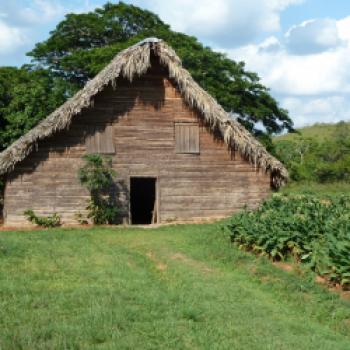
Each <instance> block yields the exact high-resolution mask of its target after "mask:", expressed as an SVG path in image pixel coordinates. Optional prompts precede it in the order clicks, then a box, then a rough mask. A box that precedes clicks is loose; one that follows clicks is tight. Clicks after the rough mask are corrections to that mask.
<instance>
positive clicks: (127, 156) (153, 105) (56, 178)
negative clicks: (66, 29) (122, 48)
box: [4, 64, 270, 225]
mask: <svg viewBox="0 0 350 350" xmlns="http://www.w3.org/2000/svg"><path fill="white" fill-rule="evenodd" d="M117 86H118V88H117V90H116V91H114V90H113V89H112V88H111V87H108V88H106V90H105V91H104V92H102V93H100V94H99V95H98V96H97V97H96V99H95V103H94V106H93V107H91V108H90V109H88V110H85V111H84V112H83V113H82V114H81V115H79V116H77V117H76V118H75V119H74V122H73V123H72V125H71V127H70V129H69V130H67V131H65V132H61V133H58V134H56V135H54V136H53V137H51V138H49V139H47V140H45V141H43V142H40V143H39V144H38V150H37V151H34V152H33V153H31V154H30V155H29V156H28V157H27V158H26V159H25V160H24V161H23V162H21V163H19V164H18V165H17V166H16V167H15V169H14V171H13V172H12V173H10V174H9V175H8V181H7V185H6V190H5V207H4V217H5V224H6V225H22V224H27V221H26V219H25V218H24V216H23V212H24V211H25V210H26V209H28V208H31V209H33V210H34V211H35V212H36V213H37V214H40V215H46V214H50V213H53V212H57V213H59V214H60V215H62V218H63V222H65V223H69V224H72V223H77V221H76V219H75V217H74V216H75V214H76V213H77V212H81V213H84V208H85V206H86V203H87V201H88V199H89V195H88V193H87V191H86V190H85V189H84V188H82V187H81V185H80V184H79V181H78V179H77V171H78V169H79V168H80V167H81V166H82V164H83V162H82V160H81V157H82V156H83V155H84V154H85V153H86V144H87V141H86V140H88V139H89V132H91V130H94V128H92V126H97V128H101V130H103V129H104V128H105V126H106V125H107V124H109V125H113V134H114V135H113V137H114V144H115V150H116V152H115V155H114V156H113V167H114V168H115V170H116V171H117V173H118V181H117V189H118V191H117V192H118V202H119V204H120V205H121V206H122V215H123V216H124V219H125V220H128V215H129V202H128V198H129V195H128V194H129V183H130V176H155V177H157V179H158V195H159V220H160V222H166V221H171V220H191V219H195V220H197V219H207V218H219V217H223V216H227V215H230V214H231V213H232V212H234V211H235V210H237V209H239V208H242V207H243V206H244V205H245V204H247V205H249V206H256V205H257V204H258V203H259V202H260V201H261V200H262V199H263V198H265V197H266V196H267V195H268V193H269V191H270V176H269V174H265V173H264V172H262V171H257V170H256V169H255V168H254V167H253V166H252V165H251V164H249V163H248V162H247V161H245V160H242V158H241V157H240V156H239V155H238V153H237V154H234V153H232V152H231V151H229V150H228V149H227V146H226V145H225V144H224V143H223V141H222V140H220V139H219V138H216V137H214V135H213V134H212V133H211V132H209V131H208V129H207V128H206V127H205V126H204V125H201V126H200V132H199V143H200V146H199V148H200V149H199V154H177V153H176V144H175V126H174V123H175V122H176V121H180V122H181V121H193V122H196V121H201V117H200V115H199V113H197V112H195V111H193V110H191V109H190V108H189V107H188V106H187V105H186V104H185V103H184V102H183V100H182V98H181V96H180V94H179V93H178V92H177V90H176V88H175V86H174V85H173V83H172V82H171V81H170V80H168V79H167V74H166V72H165V71H162V69H161V68H160V67H158V66H157V65H156V64H155V65H154V68H152V70H151V71H150V72H149V73H148V74H147V75H145V76H143V77H142V78H139V79H137V80H135V81H134V82H133V83H129V82H127V81H126V80H123V79H119V80H118V82H117Z"/></svg>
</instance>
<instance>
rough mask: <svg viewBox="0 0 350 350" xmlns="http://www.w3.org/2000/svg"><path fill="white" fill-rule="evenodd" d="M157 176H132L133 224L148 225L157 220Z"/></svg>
mask: <svg viewBox="0 0 350 350" xmlns="http://www.w3.org/2000/svg"><path fill="white" fill-rule="evenodd" d="M156 180H157V179H156V178H154V177H131V178H130V215H131V220H130V221H131V224H133V225H138V224H139V225H148V224H154V223H156V222H157V216H158V213H157V196H156Z"/></svg>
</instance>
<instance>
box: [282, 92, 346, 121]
mask: <svg viewBox="0 0 350 350" xmlns="http://www.w3.org/2000/svg"><path fill="white" fill-rule="evenodd" d="M281 102H282V104H283V106H284V107H285V108H287V109H288V110H289V112H290V114H291V115H292V116H293V121H294V123H295V126H296V127H301V126H305V125H311V124H313V123H315V122H318V123H337V122H339V121H341V120H350V101H349V96H347V95H339V96H324V97H299V98H296V97H286V98H284V99H282V101H281Z"/></svg>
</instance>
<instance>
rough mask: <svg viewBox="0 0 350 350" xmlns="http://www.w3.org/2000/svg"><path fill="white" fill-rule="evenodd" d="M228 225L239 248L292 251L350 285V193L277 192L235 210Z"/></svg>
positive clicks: (272, 253)
mask: <svg viewBox="0 0 350 350" xmlns="http://www.w3.org/2000/svg"><path fill="white" fill-rule="evenodd" d="M228 228H229V230H230V232H231V240H232V242H233V243H235V244H236V245H238V246H239V247H240V248H242V249H245V250H249V251H253V252H255V253H257V254H261V255H267V256H269V257H270V258H271V259H273V260H284V259H286V258H288V257H293V258H294V259H295V260H297V261H300V262H301V263H304V264H308V266H309V267H310V268H311V269H312V270H314V271H315V272H316V273H318V274H319V275H321V276H324V277H326V278H327V279H328V280H329V281H331V282H334V283H339V284H340V285H342V286H343V287H346V288H348V287H350V196H332V197H318V196H315V195H289V196H288V195H280V194H276V195H274V196H273V197H272V198H271V199H270V200H267V201H266V202H264V203H263V204H262V206H261V207H260V208H258V209H257V210H247V209H246V210H244V211H243V212H241V213H239V214H238V215H235V216H234V217H233V218H232V219H231V221H230V223H229V224H228Z"/></svg>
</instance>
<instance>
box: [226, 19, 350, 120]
mask: <svg viewBox="0 0 350 350" xmlns="http://www.w3.org/2000/svg"><path fill="white" fill-rule="evenodd" d="M317 22H318V23H323V24H325V23H327V22H328V24H329V21H328V20H325V21H321V20H317ZM332 22H333V23H332V24H331V25H330V26H331V27H332V28H333V29H332V30H330V32H331V33H332V32H333V33H336V35H334V36H333V35H330V34H329V33H328V34H325V27H327V26H328V24H326V25H323V26H316V27H312V29H310V28H309V29H310V30H311V31H312V32H313V34H314V36H315V37H316V38H320V37H323V39H322V40H323V41H322V40H321V42H323V44H322V45H319V42H320V41H319V42H318V43H317V44H315V40H313V39H312V38H308V37H307V35H306V38H305V37H304V36H303V37H302V38H300V41H303V45H305V43H309V44H310V45H318V46H317V52H315V50H314V49H313V50H310V48H309V50H308V51H309V52H308V53H307V52H306V51H305V50H304V49H303V50H302V52H299V54H296V52H293V53H291V52H290V46H289V45H290V42H288V41H286V40H285V38H286V36H283V35H282V36H281V38H280V39H278V38H277V37H269V38H267V39H265V40H264V41H262V42H261V43H260V44H250V45H246V46H243V47H240V48H237V49H234V50H229V51H228V54H229V56H230V57H231V58H233V59H235V60H243V61H245V62H246V64H247V68H248V69H250V70H253V71H256V72H258V73H259V75H260V76H261V77H262V80H263V83H264V84H265V85H267V86H269V87H270V88H271V91H272V94H273V95H275V96H276V97H277V99H278V100H279V101H280V102H281V105H282V106H283V107H284V108H287V109H288V110H289V111H290V114H291V117H292V119H293V120H294V121H295V123H296V125H297V126H302V125H305V124H310V123H313V122H336V121H339V120H344V119H346V120H348V119H350V61H349V57H350V17H348V18H345V19H342V20H339V21H332ZM309 23H311V22H309ZM313 23H314V21H313ZM305 27H307V25H305V23H304V25H299V26H295V27H293V29H294V28H305ZM315 28H318V29H319V30H318V31H317V30H315ZM334 28H336V29H337V31H336V32H335V31H334ZM291 32H292V29H290V30H289V31H288V32H287V33H289V35H294V34H295V33H293V34H291ZM298 35H299V34H298ZM326 38H327V40H326ZM326 43H327V44H326ZM300 45H301V44H300ZM321 48H322V49H321Z"/></svg>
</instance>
